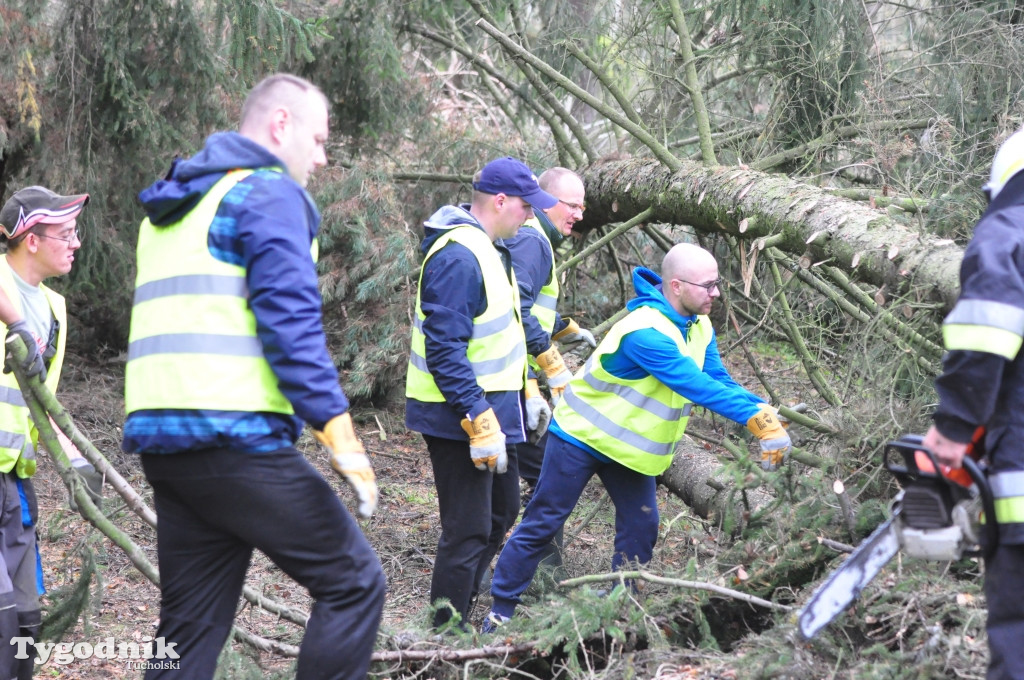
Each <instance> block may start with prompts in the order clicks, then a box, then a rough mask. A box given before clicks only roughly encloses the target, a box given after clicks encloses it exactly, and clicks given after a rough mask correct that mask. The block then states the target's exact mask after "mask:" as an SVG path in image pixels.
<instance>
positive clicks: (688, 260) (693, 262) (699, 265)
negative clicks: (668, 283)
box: [661, 243, 718, 281]
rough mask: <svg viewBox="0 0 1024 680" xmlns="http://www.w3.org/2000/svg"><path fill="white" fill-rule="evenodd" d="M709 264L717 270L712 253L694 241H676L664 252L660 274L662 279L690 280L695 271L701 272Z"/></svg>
mask: <svg viewBox="0 0 1024 680" xmlns="http://www.w3.org/2000/svg"><path fill="white" fill-rule="evenodd" d="M709 266H711V267H714V269H715V271H716V272H717V271H718V263H717V262H715V256H714V255H712V254H711V253H709V252H708V251H706V250H704V249H703V248H701V247H700V246H698V245H696V244H694V243H677V244H676V245H674V246H672V248H671V250H669V251H668V252H667V253H665V259H664V260H662V262H661V276H662V278H663V279H686V280H687V281H692V280H693V278H692V277H693V275H694V273H695V272H697V271H701V272H702V271H704V270H706V269H707V268H708V267H709Z"/></svg>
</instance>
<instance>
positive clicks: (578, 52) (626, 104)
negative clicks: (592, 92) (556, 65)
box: [563, 40, 646, 129]
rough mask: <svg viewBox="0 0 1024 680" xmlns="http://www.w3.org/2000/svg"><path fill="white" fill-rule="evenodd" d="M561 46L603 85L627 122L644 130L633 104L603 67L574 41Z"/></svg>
mask: <svg viewBox="0 0 1024 680" xmlns="http://www.w3.org/2000/svg"><path fill="white" fill-rule="evenodd" d="M563 45H565V49H566V50H568V52H569V54H571V55H572V56H574V57H576V59H577V61H579V62H580V63H581V64H583V66H584V68H586V69H587V70H588V71H590V72H591V73H593V74H594V76H596V77H597V80H598V82H600V83H601V84H602V85H604V89H606V90H607V91H608V94H610V95H611V96H612V98H613V99H614V100H615V101H616V102H618V104H619V108H620V109H622V112H623V113H624V114H626V118H629V120H630V121H631V122H632V123H634V124H635V125H638V126H640V127H643V128H645V129H646V126H645V125H644V124H643V122H642V121H641V120H640V116H639V115H637V112H636V109H634V108H633V104H632V103H631V102H630V101H629V99H627V98H626V95H625V93H624V92H623V91H622V88H620V87H619V86H618V84H616V82H615V81H614V80H612V78H611V76H609V75H608V72H607V71H606V70H605V69H604V66H602V65H601V64H599V63H598V62H597V61H596V60H595V59H593V58H591V57H590V55H588V54H587V53H586V52H584V51H583V50H582V49H580V47H579V46H578V45H577V44H576V43H575V41H573V40H566V41H565V42H564V43H563Z"/></svg>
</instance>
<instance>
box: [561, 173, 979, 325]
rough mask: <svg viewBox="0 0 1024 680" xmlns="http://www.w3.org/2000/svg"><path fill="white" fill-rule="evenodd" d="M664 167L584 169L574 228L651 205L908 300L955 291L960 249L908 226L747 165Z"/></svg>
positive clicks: (663, 214)
mask: <svg viewBox="0 0 1024 680" xmlns="http://www.w3.org/2000/svg"><path fill="white" fill-rule="evenodd" d="M682 163H683V164H682V167H681V168H680V169H679V170H678V171H677V172H672V171H671V170H669V169H668V168H666V167H665V166H664V165H662V164H661V163H659V162H658V161H657V160H655V159H652V158H632V159H626V160H610V161H603V162H598V163H594V164H592V165H589V166H587V167H585V168H583V169H581V171H580V174H581V176H582V177H583V180H584V183H585V185H586V189H587V212H586V218H585V221H584V222H581V223H579V224H578V225H577V227H576V228H577V229H583V230H586V229H588V228H593V227H595V226H597V225H601V224H608V223H612V222H625V221H627V220H629V219H631V218H633V217H634V216H636V215H638V214H640V213H641V212H643V211H645V210H648V209H650V210H651V215H650V217H649V219H650V221H652V222H668V223H671V224H685V225H691V226H693V227H694V228H695V229H697V230H698V231H701V232H705V233H711V234H714V233H728V234H731V235H733V236H735V237H738V238H743V239H749V240H753V241H755V246H756V247H760V248H764V247H765V246H768V245H771V246H775V247H777V248H779V249H780V250H783V251H785V252H788V253H791V254H793V255H796V256H798V257H799V256H803V255H807V256H808V257H809V260H807V261H808V262H820V261H828V262H829V263H830V264H831V265H833V266H835V267H837V268H839V269H842V270H843V271H845V272H847V273H849V274H851V275H854V276H856V278H857V279H859V280H861V281H866V282H869V283H871V284H874V285H875V286H878V287H881V286H883V285H884V286H886V287H887V289H888V290H889V291H890V292H897V291H898V292H900V293H906V294H910V295H912V296H913V297H914V299H915V300H916V301H925V300H927V301H934V302H940V303H941V306H942V309H943V310H944V311H948V310H949V309H951V308H952V306H953V303H954V302H955V301H956V297H957V295H958V293H959V277H958V274H959V267H960V261H961V260H962V259H963V249H962V248H961V247H959V246H957V245H956V244H954V243H953V242H952V241H951V240H949V239H940V238H937V237H935V236H931V235H926V234H921V233H918V232H916V231H912V230H910V229H908V228H906V227H905V226H903V225H901V224H900V223H898V222H897V221H896V220H893V219H891V218H890V217H889V216H888V214H887V213H886V212H885V211H884V210H878V209H872V208H871V207H869V206H866V205H864V204H862V203H858V202H856V201H852V200H848V199H845V198H842V197H839V196H835V195H832V194H830V193H829V192H827V191H825V190H823V189H820V188H818V187H814V186H810V185H808V184H804V183H802V182H800V181H797V180H793V179H791V178H789V177H787V176H785V175H773V174H767V173H764V172H758V171H756V170H751V169H749V168H747V167H746V166H732V167H725V166H706V165H703V164H701V163H696V162H690V161H683V162H682Z"/></svg>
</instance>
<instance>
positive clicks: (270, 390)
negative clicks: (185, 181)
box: [125, 168, 315, 415]
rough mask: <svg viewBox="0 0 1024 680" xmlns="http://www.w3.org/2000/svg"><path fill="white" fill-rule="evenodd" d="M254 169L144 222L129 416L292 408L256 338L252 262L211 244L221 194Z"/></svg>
mask: <svg viewBox="0 0 1024 680" xmlns="http://www.w3.org/2000/svg"><path fill="white" fill-rule="evenodd" d="M266 169H273V170H275V171H277V169H276V168H266ZM253 172H254V171H253V170H249V169H247V170H235V171H232V172H229V173H228V174H227V175H225V176H224V177H223V178H221V179H220V180H219V181H218V182H217V183H216V184H214V185H213V187H212V188H211V189H210V190H209V192H207V194H206V195H205V196H204V197H203V198H202V199H201V200H200V201H199V203H198V204H197V205H196V207H195V208H193V209H192V211H191V212H189V213H188V214H187V215H186V216H185V217H184V218H182V219H181V220H179V221H178V222H176V223H174V224H172V225H168V226H162V227H155V226H153V225H152V224H151V223H150V221H149V219H148V218H147V219H144V220H143V221H142V226H141V228H140V230H139V245H138V249H137V257H138V275H137V277H136V280H135V300H134V303H133V305H132V318H131V329H130V331H129V337H128V364H127V366H126V368H125V410H126V411H127V412H128V413H133V412H135V411H140V410H148V409H209V410H218V411H247V412H258V411H264V412H270V413H283V414H289V415H290V414H292V413H294V411H293V410H292V405H291V403H290V402H289V401H288V399H287V398H286V397H285V396H284V395H283V394H282V393H281V390H280V389H279V388H278V384H277V377H276V376H275V375H274V372H273V371H272V370H271V368H270V364H269V363H267V360H266V358H265V357H264V355H263V346H262V344H261V342H260V339H259V337H258V336H257V335H256V317H255V316H253V313H252V310H250V308H249V291H248V289H247V287H246V283H245V268H244V267H242V266H238V265H234V264H229V263H227V262H222V261H221V260H218V259H217V258H215V257H214V256H213V255H212V254H210V250H209V247H208V245H207V239H208V235H209V231H210V227H211V226H212V225H213V223H214V219H215V218H216V216H217V209H218V207H219V206H220V204H221V201H222V200H223V199H224V197H225V196H226V195H227V193H228V192H229V191H230V190H231V189H232V187H234V186H235V185H236V184H237V183H238V182H240V181H242V180H243V179H245V178H246V177H248V176H249V175H250V174H252V173H253ZM314 244H315V242H314ZM314 259H315V256H314Z"/></svg>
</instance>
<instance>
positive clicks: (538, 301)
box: [523, 217, 559, 335]
mask: <svg viewBox="0 0 1024 680" xmlns="http://www.w3.org/2000/svg"><path fill="white" fill-rule="evenodd" d="M523 227H530V228H533V229H536V230H537V232H538V233H539V234H540V235H541V237H543V239H544V243H546V244H547V245H548V250H549V251H550V252H551V272H550V274H549V275H548V280H547V282H546V283H545V284H544V286H543V287H542V288H541V289H540V292H539V293H538V294H537V297H536V298H534V300H533V306H532V307H530V316H533V317H535V318H536V319H537V321H538V323H540V327H541V328H543V329H544V332H545V333H547V334H548V335H551V331H553V330H554V328H555V316H556V315H555V306H556V305H557V304H558V292H559V288H558V277H557V276H556V275H555V250H554V248H552V247H551V239H549V238H548V235H547V232H545V231H544V227H543V226H541V223H540V220H539V219H537V218H536V217H534V218H532V219H529V220H527V221H526V222H524V223H523Z"/></svg>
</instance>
